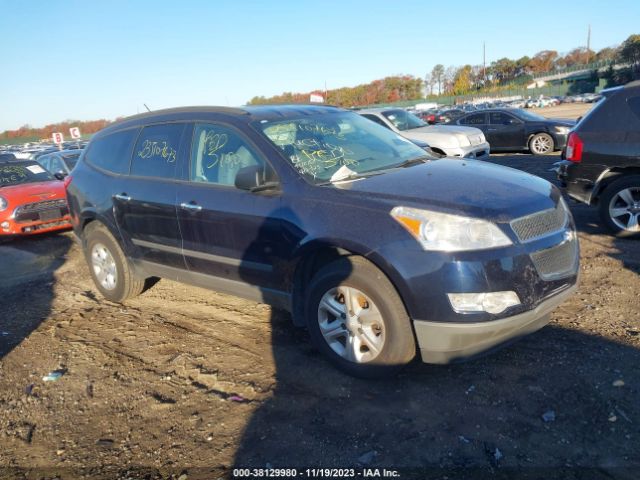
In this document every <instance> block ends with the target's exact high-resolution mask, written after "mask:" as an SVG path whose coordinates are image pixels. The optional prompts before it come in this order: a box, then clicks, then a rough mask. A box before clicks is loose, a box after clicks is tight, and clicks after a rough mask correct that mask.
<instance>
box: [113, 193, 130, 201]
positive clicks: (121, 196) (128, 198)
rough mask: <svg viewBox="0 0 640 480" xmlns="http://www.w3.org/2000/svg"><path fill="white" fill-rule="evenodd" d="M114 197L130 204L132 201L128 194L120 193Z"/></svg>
mask: <svg viewBox="0 0 640 480" xmlns="http://www.w3.org/2000/svg"><path fill="white" fill-rule="evenodd" d="M113 197H114V198H116V199H117V200H122V201H123V202H128V201H130V200H131V197H130V196H129V195H127V194H126V193H119V194H117V195H114V196H113Z"/></svg>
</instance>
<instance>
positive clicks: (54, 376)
mask: <svg viewBox="0 0 640 480" xmlns="http://www.w3.org/2000/svg"><path fill="white" fill-rule="evenodd" d="M65 373H67V370H66V369H64V368H61V369H58V370H54V371H53V372H49V373H48V374H46V375H45V376H44V377H42V381H43V382H57V381H58V380H59V379H60V377H62V376H63V375H64V374H65Z"/></svg>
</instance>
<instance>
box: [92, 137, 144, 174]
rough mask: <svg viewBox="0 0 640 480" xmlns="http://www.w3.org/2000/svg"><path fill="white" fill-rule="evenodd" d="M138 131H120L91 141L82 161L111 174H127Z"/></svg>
mask: <svg viewBox="0 0 640 480" xmlns="http://www.w3.org/2000/svg"><path fill="white" fill-rule="evenodd" d="M137 135H138V129H137V128H133V129H129V130H122V131H120V132H115V133H111V134H109V135H106V136H104V137H100V138H98V139H96V140H93V141H92V142H91V144H90V145H89V148H88V150H87V153H85V156H84V159H85V161H87V162H89V163H90V164H92V165H95V166H96V167H100V168H102V169H104V170H107V171H109V172H113V173H119V174H127V173H129V160H130V159H131V149H132V147H133V142H135V140H136V136H137Z"/></svg>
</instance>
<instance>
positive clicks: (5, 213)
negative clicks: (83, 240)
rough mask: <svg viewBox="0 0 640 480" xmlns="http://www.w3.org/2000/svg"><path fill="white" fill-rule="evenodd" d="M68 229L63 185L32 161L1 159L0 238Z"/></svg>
mask: <svg viewBox="0 0 640 480" xmlns="http://www.w3.org/2000/svg"><path fill="white" fill-rule="evenodd" d="M70 227H71V223H70V221H69V207H68V206H67V196H66V192H65V188H64V183H63V182H61V181H60V180H58V179H56V178H55V177H54V176H53V175H51V174H50V173H49V172H48V171H46V170H45V169H44V168H42V166H40V164H38V163H37V162H34V161H31V160H0V238H2V237H6V236H11V235H31V234H34V233H44V232H51V231H54V230H65V229H68V228H70Z"/></svg>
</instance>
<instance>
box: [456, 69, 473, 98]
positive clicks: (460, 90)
mask: <svg viewBox="0 0 640 480" xmlns="http://www.w3.org/2000/svg"><path fill="white" fill-rule="evenodd" d="M469 90H471V65H465V66H464V67H461V68H459V69H458V71H457V72H456V74H455V76H454V77H453V87H452V91H453V94H454V95H463V94H465V93H467V92H469Z"/></svg>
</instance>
